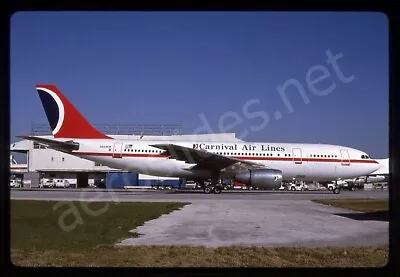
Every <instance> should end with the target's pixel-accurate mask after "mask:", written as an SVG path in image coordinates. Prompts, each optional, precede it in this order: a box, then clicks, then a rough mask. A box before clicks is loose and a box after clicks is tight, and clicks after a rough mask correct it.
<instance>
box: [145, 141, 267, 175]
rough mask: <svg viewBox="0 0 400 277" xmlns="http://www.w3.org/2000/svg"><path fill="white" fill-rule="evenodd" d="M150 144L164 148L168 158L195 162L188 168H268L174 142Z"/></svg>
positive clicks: (230, 169) (238, 169)
mask: <svg viewBox="0 0 400 277" xmlns="http://www.w3.org/2000/svg"><path fill="white" fill-rule="evenodd" d="M150 146H152V147H156V148H159V149H162V150H165V151H166V154H168V155H170V159H176V160H180V161H185V162H186V163H191V164H196V165H195V166H193V167H191V168H190V169H209V170H215V171H220V170H223V171H235V172H237V171H243V170H247V169H256V168H264V169H267V168H269V167H267V166H265V165H263V164H259V163H255V162H249V161H244V160H240V159H237V158H232V157H226V156H222V155H218V154H214V153H210V152H208V151H205V150H197V149H192V148H189V147H184V146H180V145H176V144H153V145H150Z"/></svg>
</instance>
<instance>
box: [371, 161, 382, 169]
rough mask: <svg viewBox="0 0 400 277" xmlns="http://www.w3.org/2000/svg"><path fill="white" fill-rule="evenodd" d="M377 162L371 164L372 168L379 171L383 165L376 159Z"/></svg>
mask: <svg viewBox="0 0 400 277" xmlns="http://www.w3.org/2000/svg"><path fill="white" fill-rule="evenodd" d="M374 162H375V163H373V164H371V170H372V171H377V170H378V169H379V168H380V167H381V166H382V165H381V164H380V163H378V161H376V160H374Z"/></svg>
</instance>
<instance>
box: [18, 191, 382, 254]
mask: <svg viewBox="0 0 400 277" xmlns="http://www.w3.org/2000/svg"><path fill="white" fill-rule="evenodd" d="M332 198H388V191H378V190H374V191H342V192H341V194H333V193H332V192H329V191H326V192H325V191H323V192H321V191H315V192H297V191H296V192H237V193H236V192H223V193H221V194H219V195H215V194H203V193H201V192H200V193H199V192H182V193H176V192H165V191H106V190H90V189H87V190H64V189H55V190H46V189H42V190H32V191H30V190H18V189H13V190H12V191H11V199H36V200H41V199H42V200H56V201H65V200H67V201H68V200H81V201H117V202H135V201H147V202H148V201H151V202H155V201H157V202H160V201H162V202H171V201H173V202H189V203H191V204H189V205H187V206H185V207H184V208H183V209H181V210H177V211H174V212H172V213H170V214H167V215H162V216H161V217H159V218H157V219H154V220H151V221H148V222H146V223H144V225H143V226H140V227H138V228H137V229H136V230H132V232H137V233H139V234H140V236H139V237H138V238H131V239H126V240H123V241H121V242H120V243H118V245H121V246H125V245H195V246H200V245H201V246H207V247H221V246H232V245H239V246H269V247H271V246H319V247H321V246H367V245H370V246H373V245H385V244H388V239H389V234H388V231H389V223H388V221H386V220H382V219H380V218H373V217H369V218H368V217H365V216H364V217H363V216H361V215H362V213H359V212H353V211H349V210H345V209H340V208H335V207H330V206H327V205H323V204H318V203H314V202H312V201H310V200H311V199H332Z"/></svg>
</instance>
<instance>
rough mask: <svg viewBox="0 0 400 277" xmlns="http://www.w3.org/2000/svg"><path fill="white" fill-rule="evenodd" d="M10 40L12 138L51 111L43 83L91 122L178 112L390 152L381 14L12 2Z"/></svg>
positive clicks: (177, 115) (179, 118)
mask: <svg viewBox="0 0 400 277" xmlns="http://www.w3.org/2000/svg"><path fill="white" fill-rule="evenodd" d="M10 49H11V136H12V138H11V140H12V141H14V140H16V139H15V136H16V135H26V134H29V132H30V127H31V124H32V123H47V119H46V116H45V113H44V110H43V109H42V105H41V103H40V100H39V97H38V95H37V93H36V90H35V85H36V84H39V83H41V84H43V83H49V84H55V85H57V86H58V87H59V89H60V90H61V91H62V92H63V93H64V94H65V95H66V96H67V97H68V98H69V99H70V101H71V102H72V103H73V104H75V106H76V107H77V108H78V109H79V110H80V111H81V112H82V113H83V114H84V115H85V116H86V118H87V119H88V120H89V121H90V122H92V123H94V124H142V123H144V124H145V123H163V124H179V123H182V124H183V127H184V128H183V132H184V133H198V132H200V131H208V132H216V133H219V132H224V131H225V132H236V134H237V136H238V137H241V138H243V139H244V140H247V141H265V142H278V141H279V142H307V143H330V144H341V145H346V146H349V147H355V148H358V149H360V150H363V151H366V152H367V153H369V154H370V155H371V156H372V157H375V158H386V157H388V132H389V128H388V93H389V91H388V89H389V86H388V80H389V77H388V60H389V54H388V21H387V18H386V16H385V15H384V14H379V13H345V12H332V13H328V12H324V13H300V12H299V13H295V12H290V13H284V12H20V13H16V14H14V16H13V17H12V18H11V45H10ZM327 51H330V52H331V56H332V57H331V60H332V61H333V60H334V62H331V63H327V60H328V56H327V53H326V52H327ZM335 66H336V69H335ZM308 75H309V76H308ZM307 76H308V77H307ZM324 76H325V77H324ZM295 82H297V86H300V89H301V88H302V89H303V92H304V93H305V94H306V97H307V98H305V99H306V100H307V101H305V100H304V99H303V98H302V97H301V94H300V93H299V91H300V90H299V87H296V86H295V85H294V83H295ZM285 83H286V85H287V87H286V88H282V86H283V85H284V84H285ZM290 83H291V84H290ZM279 87H280V89H279ZM329 88H330V90H329ZM328 90H329V93H327V92H328ZM279 91H281V94H280V92H279ZM324 91H325V94H326V95H321V94H322V93H323V92H324ZM285 96H286V100H287V101H289V102H285V101H284V99H285ZM288 103H289V104H290V105H291V108H292V109H291V110H289V108H290V107H289V104H288ZM278 111H279V114H278V113H277V112H278ZM290 111H291V112H290ZM279 115H280V116H279ZM246 131H247V132H246Z"/></svg>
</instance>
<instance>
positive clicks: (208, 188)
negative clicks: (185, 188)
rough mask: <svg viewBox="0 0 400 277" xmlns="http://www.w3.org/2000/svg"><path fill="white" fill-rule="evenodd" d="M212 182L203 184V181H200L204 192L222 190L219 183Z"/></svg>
mask: <svg viewBox="0 0 400 277" xmlns="http://www.w3.org/2000/svg"><path fill="white" fill-rule="evenodd" d="M213 183H214V182H212V183H211V184H208V185H205V184H204V182H203V183H201V186H202V188H203V191H204V193H206V194H210V193H215V194H220V193H221V192H222V185H221V183H218V182H216V183H214V184H213Z"/></svg>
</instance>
